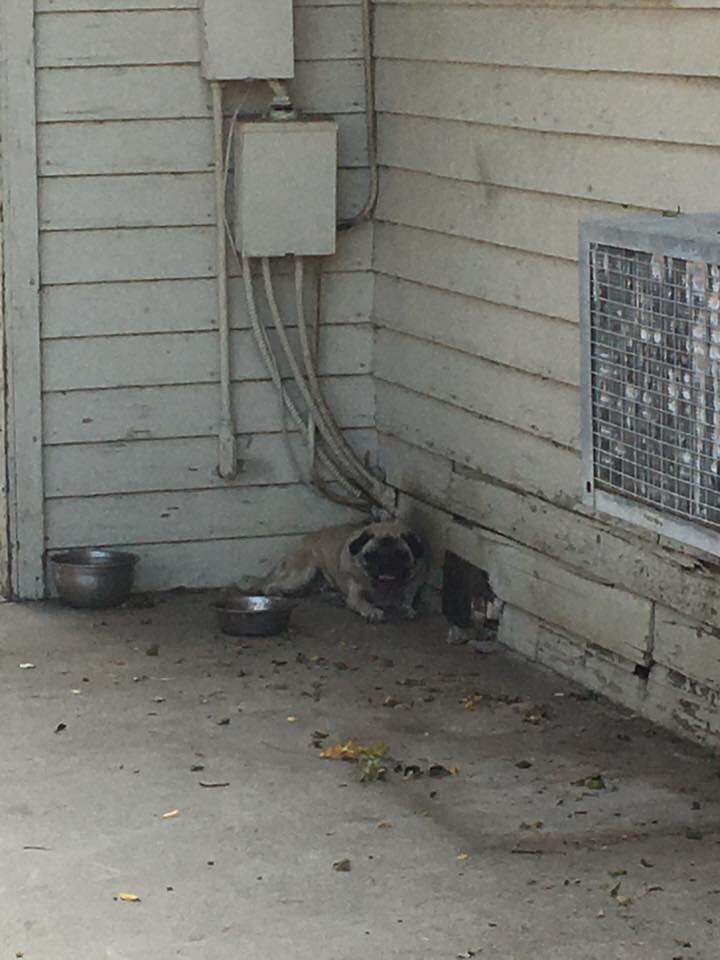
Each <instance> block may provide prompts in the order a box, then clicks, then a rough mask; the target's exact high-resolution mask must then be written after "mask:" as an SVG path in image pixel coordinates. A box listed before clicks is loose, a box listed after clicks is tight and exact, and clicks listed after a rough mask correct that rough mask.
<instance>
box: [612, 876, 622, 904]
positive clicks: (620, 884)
mask: <svg viewBox="0 0 720 960" xmlns="http://www.w3.org/2000/svg"><path fill="white" fill-rule="evenodd" d="M621 886H622V880H618V882H617V883H616V884H615V886H614V887H613V888H612V890H611V891H610V896H611V897H612V898H613V900H614V899H615V897H616V896H617V895H618V893H619V892H620V887H621Z"/></svg>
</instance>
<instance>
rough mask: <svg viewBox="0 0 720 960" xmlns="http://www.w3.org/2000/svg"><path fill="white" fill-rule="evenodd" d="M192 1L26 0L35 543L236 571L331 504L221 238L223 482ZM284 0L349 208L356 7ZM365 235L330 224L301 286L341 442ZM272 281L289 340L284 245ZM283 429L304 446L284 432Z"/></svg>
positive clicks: (244, 104) (324, 515) (179, 574)
mask: <svg viewBox="0 0 720 960" xmlns="http://www.w3.org/2000/svg"><path fill="white" fill-rule="evenodd" d="M197 6H198V4H197V2H195V0H162V2H160V0H92V2H89V0H37V3H36V10H37V17H36V41H37V42H36V54H37V67H38V71H37V104H38V151H39V158H38V168H39V175H40V180H39V208H40V210H39V213H40V228H41V235H40V255H41V267H42V270H41V282H42V286H41V308H42V309H41V317H42V347H43V388H44V395H43V415H44V428H45V434H44V442H45V488H46V497H47V498H48V499H47V506H46V524H47V545H48V547H49V548H50V549H57V548H61V547H67V546H73V545H80V544H93V543H104V544H124V545H129V546H131V547H132V548H133V549H134V550H136V552H138V553H139V554H140V556H141V558H142V559H143V564H142V566H141V573H140V586H141V587H148V588H151V587H152V588H159V587H168V586H172V585H177V584H187V585H191V586H207V585H212V584H214V583H224V582H230V581H232V580H233V579H237V577H238V576H239V575H241V574H242V573H244V572H253V567H257V568H258V569H260V570H261V569H265V568H266V567H267V564H268V563H270V562H271V561H272V560H274V559H276V558H277V557H278V556H279V555H280V554H281V553H282V551H283V550H287V549H288V547H289V546H290V545H291V544H292V542H293V537H294V536H296V535H297V534H301V533H303V532H305V531H306V530H311V529H315V528H316V527H318V526H320V525H322V524H323V523H327V522H332V521H333V520H335V519H342V518H343V516H344V515H345V514H344V513H343V511H342V510H341V509H339V508H335V507H334V506H329V505H328V504H327V503H325V502H324V501H322V500H319V499H317V498H316V497H314V496H313V495H312V494H310V493H309V492H308V491H307V490H306V489H305V488H304V487H302V485H300V484H299V483H298V477H297V473H296V468H295V466H294V462H293V459H292V458H291V457H290V454H289V451H288V440H286V439H285V438H284V437H283V433H282V428H283V424H282V418H281V416H280V411H279V408H278V401H277V397H276V395H275V393H274V391H273V389H272V386H271V385H270V383H269V382H268V380H267V372H266V371H265V369H264V367H263V365H262V362H261V361H260V359H259V357H258V355H257V352H256V349H255V346H254V343H253V340H252V335H251V333H250V322H249V317H248V312H247V305H246V301H245V293H244V287H243V283H242V280H241V278H240V277H239V276H238V270H237V264H236V262H235V261H234V260H233V259H232V258H231V259H230V260H229V262H228V273H229V275H230V281H229V295H230V314H231V325H232V330H233V332H232V338H231V341H232V363H233V405H234V409H235V416H236V421H237V428H238V431H239V450H240V454H241V456H242V458H243V465H244V469H243V472H242V473H241V474H240V476H239V477H238V478H237V480H236V481H234V482H232V483H225V482H223V481H221V480H220V479H219V477H218V476H217V474H216V457H217V441H216V438H215V433H216V431H217V429H218V417H219V396H218V385H217V380H218V341H217V305H216V290H215V279H214V275H215V227H214V221H215V211H214V193H213V191H214V183H213V156H212V136H213V132H212V117H211V105H210V91H209V85H208V84H207V83H206V82H205V81H204V80H203V79H202V77H201V74H200V68H199V62H198V61H199V27H198V10H197ZM296 7H297V9H296V17H295V19H296V53H297V58H298V61H297V70H296V79H295V80H294V81H293V82H292V88H293V95H294V98H295V100H296V102H297V103H298V105H299V106H300V107H301V109H304V110H307V111H312V112H326V113H332V114H334V115H336V117H337V122H338V127H339V157H340V170H339V184H338V186H339V208H340V215H342V216H348V215H351V214H352V213H353V212H354V211H355V210H357V209H359V208H360V207H361V206H362V205H363V203H364V200H365V194H366V190H367V182H368V173H367V144H366V136H365V133H366V132H365V119H364V107H365V103H364V84H363V69H362V61H361V56H362V30H361V18H360V7H359V5H358V3H355V2H350V3H342V4H335V3H327V2H326V0H316V2H306V0H300V2H297V3H296ZM268 102H269V95H268V91H267V87H266V85H264V84H259V83H254V84H243V83H236V84H228V85H226V89H225V111H226V115H227V116H230V114H231V113H232V112H233V111H234V110H235V109H236V108H237V107H241V108H242V110H243V111H247V112H259V111H261V110H263V109H264V108H265V107H266V106H267V104H268ZM371 244H372V240H371V231H370V230H369V229H368V228H367V227H363V228H360V229H358V230H356V231H353V232H352V233H348V234H344V235H342V236H341V237H340V238H339V242H338V253H337V255H336V256H335V257H334V258H331V259H330V260H327V261H324V262H323V263H322V275H321V276H320V277H318V275H317V271H318V266H319V263H318V262H317V261H312V262H309V264H308V268H307V272H306V283H305V303H306V309H307V312H308V315H309V316H314V315H315V311H316V309H317V308H318V307H319V309H320V312H321V316H322V320H323V329H322V333H321V337H320V355H319V366H320V370H321V372H322V374H323V382H324V384H325V389H326V394H327V396H328V399H329V401H330V402H331V404H332V405H333V408H334V409H335V410H336V411H337V415H338V419H339V422H340V423H341V425H342V426H343V428H344V429H346V431H347V436H348V440H349V442H350V443H351V444H352V445H353V446H355V447H356V449H358V450H359V451H360V452H361V453H364V452H365V451H368V452H369V454H370V455H371V456H372V457H374V456H375V450H376V446H377V443H376V434H375V430H374V409H373V408H374V390H373V384H372V380H371V376H370V372H371V348H372V331H371V328H370V326H369V320H370V313H371V307H372V298H373V277H372V273H371ZM254 282H255V284H256V287H257V292H258V305H259V311H260V314H261V318H262V320H263V322H266V323H268V325H271V324H270V317H269V316H268V309H267V305H266V302H265V297H264V292H263V291H262V280H261V278H259V277H258V276H256V277H255V281H254ZM275 288H276V293H277V297H278V301H279V303H280V305H281V307H282V309H283V311H284V312H285V315H286V317H287V320H288V323H289V325H290V327H291V328H292V329H291V330H290V337H291V340H293V341H294V342H296V340H297V332H296V330H295V329H294V328H295V326H296V322H295V317H294V287H293V277H292V266H291V264H290V263H281V264H280V265H279V268H278V270H277V272H276V275H275ZM318 292H319V296H320V303H319V304H318V301H317V295H318ZM274 336H275V335H274V333H271V337H274ZM287 372H288V371H287V370H284V374H287ZM288 389H289V391H290V392H291V393H292V392H293V390H294V388H293V386H292V384H289V385H288ZM289 442H290V444H291V445H292V446H293V447H294V448H296V454H298V455H299V458H300V461H301V462H302V454H301V450H300V447H299V441H298V437H297V435H296V434H294V435H293V436H292V437H291V438H290V439H289ZM243 566H244V567H245V569H243Z"/></svg>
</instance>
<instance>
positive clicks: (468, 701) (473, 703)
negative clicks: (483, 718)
mask: <svg viewBox="0 0 720 960" xmlns="http://www.w3.org/2000/svg"><path fill="white" fill-rule="evenodd" d="M481 700H482V694H480V693H471V694H470V696H468V697H463V701H462V705H463V707H464V708H465V709H466V710H469V711H470V712H471V713H472V712H473V711H474V710H475V708H476V707H477V705H478V704H479V703H480V701H481Z"/></svg>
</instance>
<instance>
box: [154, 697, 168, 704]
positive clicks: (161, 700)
mask: <svg viewBox="0 0 720 960" xmlns="http://www.w3.org/2000/svg"><path fill="white" fill-rule="evenodd" d="M152 702H153V703H165V697H153V700H152Z"/></svg>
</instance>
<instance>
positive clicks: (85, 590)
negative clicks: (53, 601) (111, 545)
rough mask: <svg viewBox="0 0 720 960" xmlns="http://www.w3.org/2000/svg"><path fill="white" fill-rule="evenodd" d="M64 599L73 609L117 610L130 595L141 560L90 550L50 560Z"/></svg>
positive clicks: (56, 583)
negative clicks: (138, 563)
mask: <svg viewBox="0 0 720 960" xmlns="http://www.w3.org/2000/svg"><path fill="white" fill-rule="evenodd" d="M50 562H51V564H52V570H53V574H54V577H55V585H56V587H57V591H58V594H59V595H60V599H61V600H64V601H65V603H68V604H70V606H71V607H117V606H119V605H120V604H121V603H124V602H125V601H126V600H127V599H128V597H129V596H130V591H131V589H132V583H133V575H134V572H135V564H136V563H137V557H136V556H135V554H133V553H122V552H121V551H120V550H100V549H97V548H94V547H86V548H83V549H79V550H66V551H65V552H64V553H56V554H55V555H54V556H52V557H51V558H50Z"/></svg>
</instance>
